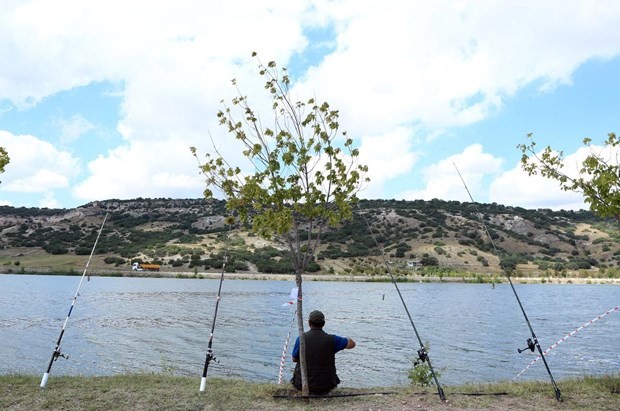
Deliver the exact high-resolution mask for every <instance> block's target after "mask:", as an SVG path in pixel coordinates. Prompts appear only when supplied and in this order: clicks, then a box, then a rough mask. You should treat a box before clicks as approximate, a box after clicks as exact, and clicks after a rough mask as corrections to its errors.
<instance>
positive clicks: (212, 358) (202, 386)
mask: <svg viewBox="0 0 620 411" xmlns="http://www.w3.org/2000/svg"><path fill="white" fill-rule="evenodd" d="M226 223H227V224H229V225H228V234H227V235H226V246H225V247H224V262H223V264H222V273H221V274H220V284H219V287H218V289H217V296H216V299H215V312H214V313H213V322H212V323H211V334H210V335H209V344H208V346H207V355H206V357H205V365H204V368H203V370H202V378H201V380H200V392H203V391H204V390H205V388H206V386H207V372H208V370H209V364H210V363H211V361H215V362H217V359H216V358H215V355H214V354H213V349H212V347H213V333H214V331H215V321H216V320H217V310H218V308H219V305H220V299H221V295H222V283H223V282H224V271H225V270H226V262H227V261H228V244H229V239H230V230H231V227H232V224H233V223H234V217H229V218H227V220H226Z"/></svg>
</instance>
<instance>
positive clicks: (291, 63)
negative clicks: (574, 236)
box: [0, 0, 620, 210]
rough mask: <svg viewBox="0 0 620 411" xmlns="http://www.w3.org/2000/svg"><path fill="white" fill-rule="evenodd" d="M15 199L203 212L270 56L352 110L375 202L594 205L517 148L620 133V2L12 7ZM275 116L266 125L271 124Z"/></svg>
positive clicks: (189, 2) (3, 109)
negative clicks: (225, 122)
mask: <svg viewBox="0 0 620 411" xmlns="http://www.w3.org/2000/svg"><path fill="white" fill-rule="evenodd" d="M0 4H1V6H0V62H1V64H0V147H4V148H5V149H6V150H7V151H8V153H9V156H10V159H11V162H10V163H9V164H8V166H7V167H6V170H5V173H4V174H0V181H1V184H0V205H9V206H14V207H48V208H74V207H78V206H81V205H84V204H86V203H88V202H91V201H95V200H107V199H133V198H139V197H141V198H200V197H202V193H203V191H204V189H205V183H204V178H203V177H201V175H200V173H199V172H198V171H199V170H198V163H197V161H196V159H195V158H194V157H193V156H192V154H191V152H190V149H189V147H190V146H195V147H196V148H197V150H198V154H199V157H201V158H202V156H203V155H204V154H206V153H208V152H213V151H214V147H217V148H218V150H221V151H222V152H223V153H224V154H225V156H226V158H227V160H228V161H229V162H231V163H233V164H235V163H237V161H239V162H240V163H241V161H242V155H241V151H240V150H239V149H238V147H237V146H236V143H235V142H234V138H233V137H232V136H230V135H229V134H227V133H226V130H225V129H223V128H222V127H221V126H220V125H219V124H218V123H217V117H216V113H217V111H218V110H220V109H222V107H223V106H222V101H225V102H226V101H228V102H229V101H230V99H231V98H232V97H233V96H234V95H235V89H234V88H233V86H232V84H231V80H232V79H233V78H234V79H236V80H237V85H238V86H239V88H240V89H241V90H242V93H243V94H244V95H247V96H248V97H249V98H250V101H252V102H256V103H255V104H256V107H258V110H259V112H260V109H261V107H263V110H265V111H266V112H267V113H268V112H269V108H268V106H266V105H263V96H264V95H265V93H264V90H263V80H262V79H261V78H260V77H259V75H258V72H257V61H256V60H255V59H254V58H252V56H251V55H252V52H257V53H258V57H259V58H260V59H261V61H263V62H268V61H271V60H274V61H276V63H277V64H278V66H280V67H287V68H288V71H289V74H290V76H291V77H292V82H293V84H292V90H291V95H292V96H293V97H294V99H295V100H307V99H308V98H310V97H315V98H316V99H317V100H318V101H327V102H329V104H330V106H331V107H332V108H335V109H338V110H339V112H340V127H341V130H343V131H345V130H346V132H347V134H348V136H349V137H351V138H353V140H354V144H355V146H356V147H357V148H359V150H360V162H362V163H364V164H367V165H368V167H369V173H368V177H369V178H370V180H371V182H370V183H369V184H368V185H367V186H366V187H365V188H364V190H363V191H362V192H360V193H359V197H361V198H368V199H397V200H402V199H404V200H417V199H423V200H430V199H433V198H437V199H442V200H456V201H470V197H469V195H468V192H467V190H466V188H465V185H464V184H463V182H462V181H461V179H460V177H459V172H460V174H461V175H462V176H463V179H464V181H465V183H466V185H467V188H468V189H469V192H470V193H471V195H472V198H473V199H474V200H475V201H477V202H480V203H498V204H503V205H508V206H520V207H524V208H528V209H537V208H550V209H554V210H559V209H566V210H570V209H572V210H577V209H586V208H587V205H585V204H584V202H583V198H582V196H581V195H580V194H579V193H572V192H564V191H562V190H560V188H559V186H558V183H557V182H555V181H552V180H545V179H543V178H540V177H531V176H528V175H527V174H525V173H524V172H523V171H522V170H521V166H520V158H521V152H520V151H519V150H518V148H517V145H518V144H524V143H528V142H529V140H528V139H527V135H528V133H533V138H534V141H536V144H537V147H539V148H541V149H542V148H543V147H545V146H548V145H549V146H551V147H552V148H554V149H556V150H562V151H563V153H564V155H565V156H566V164H567V165H574V166H575V167H576V166H577V165H578V164H579V162H580V161H582V160H583V158H585V155H587V153H588V151H587V150H586V149H585V148H584V147H583V143H582V141H583V139H584V138H585V137H588V138H591V139H592V141H593V144H595V147H594V149H595V150H597V149H598V147H597V146H596V145H601V144H602V143H603V141H604V140H605V139H606V137H607V134H608V133H610V132H616V133H618V132H620V130H619V127H618V126H619V122H620V116H619V114H620V31H619V30H618V21H620V2H617V1H609V0H604V1H603V0H601V1H597V0H583V1H582V0H558V1H555V0H554V1H546V0H538V1H529V0H519V1H510V0H507V1H501V2H499V1H495V0H489V1H485V0H476V1H466V0H465V1H454V0H453V1H441V0H437V1H432V2H430V1H417V0H403V1H397V0H378V1H372V0H335V1H330V0H263V1H250V0H247V1H243V0H227V1H225V2H222V1H218V2H216V1H211V0H204V1H193V0H174V1H172V0H171V1H166V0H161V1H158V0H150V1H140V0H132V1H126V0H122V1H121V0H90V1H85V0H55V1H48V0H0ZM263 112H264V111H263Z"/></svg>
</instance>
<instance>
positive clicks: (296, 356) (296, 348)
mask: <svg viewBox="0 0 620 411" xmlns="http://www.w3.org/2000/svg"><path fill="white" fill-rule="evenodd" d="M291 357H293V362H297V361H299V337H297V339H296V340H295V345H294V346H293V352H292V353H291Z"/></svg>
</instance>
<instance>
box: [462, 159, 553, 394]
mask: <svg viewBox="0 0 620 411" xmlns="http://www.w3.org/2000/svg"><path fill="white" fill-rule="evenodd" d="M452 164H453V165H454V168H455V169H456V172H457V173H458V175H459V177H460V178H461V181H462V182H463V185H464V186H465V190H466V191H467V195H469V199H470V200H471V202H472V204H473V206H474V209H475V210H476V214H477V215H478V219H479V220H480V223H481V224H482V227H483V228H484V231H485V233H486V234H487V237H488V238H489V241H490V242H491V245H492V247H493V251H494V253H495V256H496V257H497V258H498V259H500V260H501V257H500V255H499V251H498V250H497V247H496V246H495V242H494V241H493V237H491V233H489V230H488V228H487V225H486V223H485V222H484V219H483V218H482V214H481V213H480V211H479V210H478V206H477V205H476V202H475V201H474V198H473V196H472V195H471V193H470V191H469V188H468V187H467V183H465V180H464V179H463V176H462V175H461V172H460V171H459V168H458V167H457V166H456V164H455V163H452ZM502 272H503V273H504V275H505V276H506V278H507V279H508V284H510V288H511V289H512V292H513V294H514V296H515V298H516V299H517V303H519V308H521V313H523V317H524V318H525V322H526V323H527V326H528V328H529V329H530V333H531V334H532V338H528V339H527V347H526V348H523V349H517V351H518V352H519V353H522V352H524V351H527V350H528V349H529V350H530V351H531V352H534V350H535V349H537V350H538V353H539V354H540V357H541V358H542V360H543V363H544V364H545V368H546V369H547V374H549V379H550V380H551V385H553V391H554V392H555V399H556V400H558V401H562V393H561V392H560V389H559V388H558V386H557V384H556V383H555V379H554V378H553V374H551V369H549V364H547V360H546V359H545V354H544V353H543V350H542V348H541V347H540V343H539V342H538V338H537V337H536V333H535V332H534V328H532V324H531V323H530V320H529V318H528V317H527V313H526V312H525V309H524V308H523V304H521V299H520V298H519V294H517V290H516V289H515V286H514V284H513V283H512V279H511V278H510V274H508V271H507V270H505V269H503V268H502Z"/></svg>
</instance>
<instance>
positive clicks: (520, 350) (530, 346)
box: [517, 338, 536, 354]
mask: <svg viewBox="0 0 620 411" xmlns="http://www.w3.org/2000/svg"><path fill="white" fill-rule="evenodd" d="M534 348H536V345H535V344H534V341H532V339H531V338H528V339H527V347H526V348H523V349H519V348H517V351H518V352H519V354H521V353H522V352H523V351H526V350H528V349H529V350H530V351H531V352H534Z"/></svg>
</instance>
